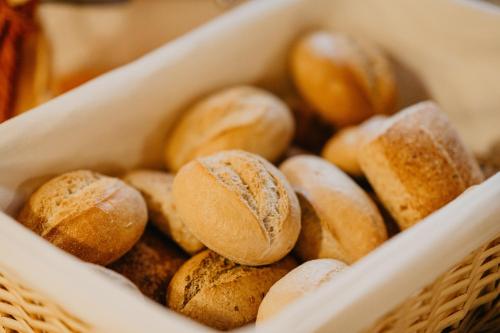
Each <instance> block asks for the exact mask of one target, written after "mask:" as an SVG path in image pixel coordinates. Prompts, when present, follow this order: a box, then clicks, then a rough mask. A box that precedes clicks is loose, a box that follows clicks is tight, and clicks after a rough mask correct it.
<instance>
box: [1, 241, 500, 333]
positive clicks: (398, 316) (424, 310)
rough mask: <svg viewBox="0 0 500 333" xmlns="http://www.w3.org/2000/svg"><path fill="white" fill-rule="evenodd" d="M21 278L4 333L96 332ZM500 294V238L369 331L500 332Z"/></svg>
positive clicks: (6, 292) (8, 293)
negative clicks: (27, 285)
mask: <svg viewBox="0 0 500 333" xmlns="http://www.w3.org/2000/svg"><path fill="white" fill-rule="evenodd" d="M17 281H18V280H17V279H15V278H14V276H13V275H10V274H8V273H7V271H6V270H5V269H4V268H3V267H2V266H1V264H0V333H14V332H20V333H34V332H44V333H76V332H78V333H84V332H90V326H88V325H86V324H84V323H83V322H81V321H80V320H78V319H76V318H75V317H73V316H71V315H70V314H68V313H67V312H66V311H64V310H62V309H61V308H60V307H59V306H58V305H57V304H55V303H54V302H52V301H50V300H49V299H47V298H45V297H43V296H41V295H40V294H39V293H37V292H35V291H33V290H31V289H29V288H26V287H24V286H23V285H21V284H19V283H18V282H17ZM499 294H500V236H499V237H497V238H496V239H495V240H493V241H491V242H488V243H487V244H486V245H484V246H482V247H481V248H479V249H478V250H476V251H474V252H473V253H472V254H470V255H469V256H468V257H466V258H465V259H464V260H463V261H462V262H461V263H459V264H457V265H455V266H454V267H453V268H452V269H450V270H449V271H448V272H446V273H445V274H443V275H442V276H441V277H439V278H438V279H437V280H436V281H435V282H434V283H433V284H432V285H430V286H428V287H426V288H424V289H423V290H422V291H421V292H420V293H419V294H418V295H416V296H413V297H411V298H409V299H408V300H407V301H406V302H404V303H403V304H402V305H401V306H399V307H397V310H395V311H393V312H391V313H390V314H388V315H386V316H384V317H383V318H382V319H381V320H380V321H379V322H378V323H377V324H376V325H375V326H373V327H372V328H371V329H370V330H368V331H367V332H370V333H372V332H373V333H375V332H377V333H379V332H441V331H443V330H445V329H446V330H445V331H446V332H457V333H458V332H469V333H474V332H495V330H496V329H498V328H499V327H500V301H499ZM497 332H498V331H497Z"/></svg>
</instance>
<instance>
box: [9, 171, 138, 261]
mask: <svg viewBox="0 0 500 333" xmlns="http://www.w3.org/2000/svg"><path fill="white" fill-rule="evenodd" d="M18 220H19V222H21V223H22V224H24V225H25V226H26V227H28V228H29V229H31V230H33V231H34V232H36V233H37V234H39V235H41V236H42V237H43V238H45V239H47V240H48V241H49V242H51V243H52V244H54V245H56V246H57V247H59V248H61V249H63V250H65V251H67V252H69V253H71V254H73V255H75V256H77V257H79V258H80V259H82V260H85V261H88V262H92V263H95V264H100V265H107V264H109V263H111V262H113V261H115V260H116V259H118V258H119V257H121V256H122V255H123V254H125V252H127V251H128V250H129V249H130V248H131V247H132V246H133V245H134V244H135V243H136V242H137V240H138V239H139V238H140V237H141V235H142V233H143V231H144V228H145V226H146V222H147V209H146V204H145V203H144V199H143V198H142V196H141V195H140V193H139V192H137V191H136V190H135V189H134V188H132V187H130V186H128V185H127V184H125V183H124V182H122V181H121V180H119V179H117V178H113V177H106V176H103V175H101V174H98V173H95V172H92V171H87V170H78V171H73V172H68V173H65V174H62V175H60V176H58V177H55V178H53V179H51V180H49V181H48V182H47V183H45V184H44V185H42V186H41V187H40V188H39V189H38V190H36V191H35V192H34V193H33V194H32V195H31V197H30V198H29V200H28V201H27V202H26V204H25V206H24V207H23V209H22V211H21V213H20V214H19V216H18Z"/></svg>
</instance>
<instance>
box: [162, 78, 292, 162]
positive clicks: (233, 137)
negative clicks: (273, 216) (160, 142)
mask: <svg viewBox="0 0 500 333" xmlns="http://www.w3.org/2000/svg"><path fill="white" fill-rule="evenodd" d="M293 132H294V121H293V117H292V114H291V112H290V110H289V109H288V107H287V106H286V104H285V103H283V102H282V101H281V100H280V99H278V98H277V97H275V96H273V95H272V94H271V93H268V92H267V91H264V90H262V89H259V88H255V87H250V86H236V87H232V88H229V89H225V90H222V91H220V92H217V93H215V94H212V95H210V96H208V97H206V98H205V99H202V100H201V101H199V102H198V103H196V104H195V105H194V106H192V107H191V108H190V109H188V110H187V111H186V112H185V115H184V116H183V117H181V119H180V121H179V123H178V124H177V125H176V126H175V128H174V129H173V131H172V133H171V135H170V136H169V137H168V139H167V144H166V149H165V161H166V164H167V167H168V168H169V169H170V170H173V171H177V170H178V169H179V168H180V167H181V166H183V165H184V164H186V163H187V162H189V161H191V160H193V159H195V158H197V157H200V156H207V155H211V154H213V153H216V152H219V151H222V150H229V149H241V150H245V151H249V152H251V153H254V154H257V155H260V156H262V157H264V158H266V159H268V160H270V161H275V160H276V159H277V158H279V157H280V156H281V155H282V154H283V152H284V151H285V149H286V148H287V147H288V144H289V143H290V141H291V140H292V136H293Z"/></svg>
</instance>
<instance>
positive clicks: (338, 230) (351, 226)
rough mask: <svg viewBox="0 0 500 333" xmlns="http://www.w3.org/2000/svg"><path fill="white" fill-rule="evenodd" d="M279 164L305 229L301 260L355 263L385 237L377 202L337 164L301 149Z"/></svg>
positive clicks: (300, 245)
mask: <svg viewBox="0 0 500 333" xmlns="http://www.w3.org/2000/svg"><path fill="white" fill-rule="evenodd" d="M280 170H281V171H282V172H283V174H284V175H285V177H286V178H287V179H288V181H289V182H290V184H291V185H292V187H293V189H294V190H295V191H296V192H297V194H298V196H299V201H300V204H301V212H302V230H301V233H300V236H299V240H298V241H297V244H296V246H295V252H296V253H297V255H298V256H299V257H301V258H302V259H303V260H311V259H317V258H333V259H339V260H342V261H345V262H347V263H352V262H354V261H356V260H358V259H360V258H361V257H363V256H364V255H366V254H367V253H369V252H370V251H372V250H373V249H375V248H376V247H377V246H379V245H380V244H382V243H383V242H384V241H385V240H386V239H387V231H386V228H385V225H384V221H383V219H382V216H381V215H380V212H379V211H378V209H377V206H376V205H375V204H374V203H373V201H372V200H371V199H370V197H369V196H368V195H367V194H366V193H365V192H364V191H363V190H362V189H361V188H360V187H359V186H358V185H357V184H356V183H355V182H354V181H353V180H352V179H350V178H349V176H347V175H346V174H345V173H343V172H342V171H341V170H340V169H338V168H337V167H336V166H334V165H333V164H331V163H329V162H327V161H325V160H324V159H322V158H319V157H316V156H313V155H301V156H295V157H292V158H290V159H288V160H286V161H285V162H283V164H282V165H281V166H280Z"/></svg>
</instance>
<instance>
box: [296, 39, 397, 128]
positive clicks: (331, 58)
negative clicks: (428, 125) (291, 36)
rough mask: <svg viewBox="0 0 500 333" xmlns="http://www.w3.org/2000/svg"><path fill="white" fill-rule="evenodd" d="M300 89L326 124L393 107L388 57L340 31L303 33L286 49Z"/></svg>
mask: <svg viewBox="0 0 500 333" xmlns="http://www.w3.org/2000/svg"><path fill="white" fill-rule="evenodd" d="M291 72H292V78H293V80H294V82H295V85H296V86H297V88H298V90H299V92H300V93H301V95H302V96H303V97H304V98H305V99H306V100H307V101H308V102H309V103H310V104H311V105H312V106H314V107H315V108H316V109H317V111H318V112H319V114H320V115H321V116H322V117H323V118H324V119H325V120H327V121H329V122H330V123H331V124H333V125H336V126H340V127H342V126H346V125H353V124H357V123H359V122H361V121H363V120H365V119H367V118H369V117H370V116H372V115H373V114H381V113H382V114H385V113H390V112H392V111H393V108H394V105H395V100H396V85H395V81H394V77H393V73H392V70H391V68H390V64H389V62H388V60H387V59H386V58H385V57H384V55H383V54H382V53H381V52H380V51H379V50H378V49H377V48H376V47H375V46H373V45H370V44H368V43H367V42H366V41H360V40H358V39H353V38H350V37H348V36H346V35H344V34H341V33H330V32H327V31H317V32H313V33H310V34H307V35H305V36H304V37H302V38H301V39H299V40H298V42H297V43H296V44H295V45H294V47H293V49H292V51H291Z"/></svg>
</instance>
